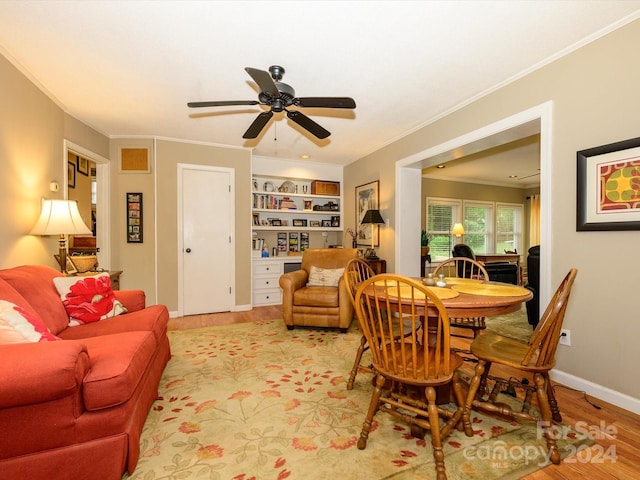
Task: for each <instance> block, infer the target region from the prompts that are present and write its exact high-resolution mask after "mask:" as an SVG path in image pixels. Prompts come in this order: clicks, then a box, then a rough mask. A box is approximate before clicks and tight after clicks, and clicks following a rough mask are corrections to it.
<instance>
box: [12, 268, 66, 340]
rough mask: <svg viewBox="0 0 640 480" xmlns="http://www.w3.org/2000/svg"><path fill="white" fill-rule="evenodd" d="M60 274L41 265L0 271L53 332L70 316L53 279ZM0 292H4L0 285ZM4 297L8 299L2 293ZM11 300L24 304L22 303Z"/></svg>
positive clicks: (59, 329)
mask: <svg viewBox="0 0 640 480" xmlns="http://www.w3.org/2000/svg"><path fill="white" fill-rule="evenodd" d="M61 276H62V274H61V273H60V272H58V271H57V270H55V269H53V268H51V267H47V266H44V265H23V266H21V267H14V268H7V269H4V270H0V279H3V280H5V281H6V282H7V283H8V284H9V285H11V287H13V288H14V289H15V290H16V291H17V292H18V293H19V294H20V295H22V297H23V298H24V299H25V300H26V302H27V304H26V305H29V307H30V308H31V309H33V311H34V312H35V313H36V315H37V317H38V318H40V319H41V320H42V321H43V322H44V323H45V324H46V325H47V327H49V330H50V331H51V333H53V334H54V335H57V334H58V333H60V332H61V331H62V330H64V329H65V328H67V327H68V325H69V316H68V315H67V312H66V311H65V309H64V306H63V305H62V302H61V301H60V295H59V294H58V291H57V290H56V287H55V285H54V284H53V279H54V278H56V277H61ZM0 291H4V289H3V288H2V287H1V286H0ZM3 298H4V299H5V300H11V299H10V298H7V297H4V296H3ZM12 301H13V300H12ZM14 303H16V304H18V305H20V306H21V307H26V305H25V304H23V303H22V302H17V301H14Z"/></svg>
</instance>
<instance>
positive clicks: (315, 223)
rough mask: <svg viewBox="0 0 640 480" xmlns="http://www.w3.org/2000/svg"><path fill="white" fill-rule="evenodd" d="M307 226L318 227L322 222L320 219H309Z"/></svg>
mask: <svg viewBox="0 0 640 480" xmlns="http://www.w3.org/2000/svg"><path fill="white" fill-rule="evenodd" d="M309 226H310V227H313V228H320V227H321V226H322V224H321V223H320V220H311V221H309Z"/></svg>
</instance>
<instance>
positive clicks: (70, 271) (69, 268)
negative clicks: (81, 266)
mask: <svg viewBox="0 0 640 480" xmlns="http://www.w3.org/2000/svg"><path fill="white" fill-rule="evenodd" d="M53 258H55V259H56V262H58V265H60V255H58V254H57V253H56V254H54V255H53ZM65 270H66V272H67V275H75V274H76V273H78V269H77V268H76V266H75V265H74V264H73V262H72V261H71V257H70V256H69V255H67V268H66V269H65Z"/></svg>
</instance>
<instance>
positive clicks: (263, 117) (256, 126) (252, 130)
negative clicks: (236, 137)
mask: <svg viewBox="0 0 640 480" xmlns="http://www.w3.org/2000/svg"><path fill="white" fill-rule="evenodd" d="M271 117H273V112H272V111H271V110H269V111H268V112H262V113H261V114H260V115H258V116H257V117H256V119H255V120H254V121H253V123H252V124H251V125H250V126H249V128H248V129H247V131H246V132H244V135H242V138H256V137H257V136H258V135H260V132H261V131H262V129H263V128H264V127H265V125H266V124H267V123H268V122H269V120H271Z"/></svg>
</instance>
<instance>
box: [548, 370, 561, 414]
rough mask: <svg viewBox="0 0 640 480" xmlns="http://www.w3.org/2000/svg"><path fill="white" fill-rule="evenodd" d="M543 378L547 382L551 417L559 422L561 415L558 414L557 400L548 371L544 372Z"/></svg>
mask: <svg viewBox="0 0 640 480" xmlns="http://www.w3.org/2000/svg"><path fill="white" fill-rule="evenodd" d="M544 379H545V381H546V382H547V396H548V397H549V406H550V407H551V418H553V420H554V421H556V422H558V423H560V422H562V415H561V414H560V407H558V401H557V400H556V395H555V393H554V391H553V385H552V384H551V379H550V378H549V373H548V372H547V373H544Z"/></svg>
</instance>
